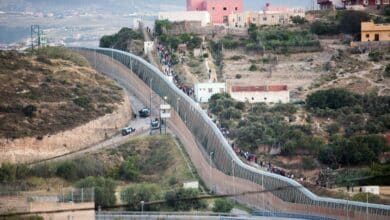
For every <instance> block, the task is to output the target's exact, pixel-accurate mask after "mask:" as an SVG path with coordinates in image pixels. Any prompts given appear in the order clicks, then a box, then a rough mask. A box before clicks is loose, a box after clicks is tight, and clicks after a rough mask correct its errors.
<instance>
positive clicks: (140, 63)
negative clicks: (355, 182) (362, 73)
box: [73, 48, 390, 218]
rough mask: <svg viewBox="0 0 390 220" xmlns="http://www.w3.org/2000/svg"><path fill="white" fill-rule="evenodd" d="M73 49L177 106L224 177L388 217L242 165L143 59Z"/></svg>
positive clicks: (384, 209)
mask: <svg viewBox="0 0 390 220" xmlns="http://www.w3.org/2000/svg"><path fill="white" fill-rule="evenodd" d="M73 49H75V50H82V51H84V52H90V53H94V54H95V57H96V53H99V54H102V55H106V56H107V57H110V58H111V59H115V60H116V61H118V62H120V63H122V64H123V65H124V66H126V67H128V68H129V69H131V70H132V71H133V73H135V74H136V75H137V76H138V77H139V78H140V79H141V80H142V81H143V82H145V84H147V85H153V86H152V88H153V91H154V92H155V93H156V94H158V95H159V96H160V97H164V96H167V97H169V99H168V103H169V104H170V105H171V106H178V108H179V109H180V111H179V112H178V115H179V116H180V118H181V119H182V120H183V121H185V122H186V125H187V128H188V129H189V130H190V131H191V133H192V135H193V136H194V137H195V139H196V140H197V142H198V143H199V145H200V146H199V147H201V148H203V150H204V151H207V152H214V158H213V162H214V166H215V167H216V168H217V169H219V170H220V171H222V172H223V173H225V174H226V175H234V176H235V177H238V178H242V179H246V180H248V181H251V182H254V183H256V184H258V185H262V187H263V188H264V189H265V190H272V189H276V188H279V189H282V190H276V191H273V192H272V194H273V195H274V196H276V197H277V198H280V199H281V200H282V201H284V202H287V203H292V204H301V205H307V206H310V207H319V208H323V209H334V210H346V212H347V216H348V218H349V214H348V213H349V212H350V211H355V212H357V213H365V214H367V216H368V214H370V215H374V216H382V217H383V216H385V218H386V217H387V216H390V206H387V205H381V204H370V203H363V202H354V201H347V200H341V199H333V198H325V197H319V196H317V195H315V194H313V193H312V192H310V191H309V190H308V189H306V188H304V187H302V185H300V184H299V183H298V182H296V181H294V180H292V179H290V178H287V177H283V176H280V175H277V174H273V173H269V172H265V171H262V170H258V169H256V168H254V167H251V166H249V165H247V164H245V163H243V162H242V161H241V160H240V159H239V158H238V157H237V155H236V154H235V152H234V151H233V149H232V148H231V147H230V145H229V143H228V142H227V140H226V139H225V138H224V136H223V135H222V133H221V132H220V130H219V129H218V128H217V126H216V125H215V124H214V123H213V122H212V120H211V119H210V118H209V117H208V116H207V114H206V113H205V112H204V111H203V110H202V109H201V108H200V107H199V105H197V104H196V103H195V102H194V101H193V100H192V99H191V98H190V97H188V96H187V95H186V94H185V93H183V92H182V91H181V90H180V89H178V88H177V87H176V86H175V85H174V84H173V83H172V82H170V81H168V80H167V79H166V78H165V76H164V74H163V73H161V72H160V71H159V69H158V68H156V67H155V66H153V65H151V64H150V63H148V62H147V61H145V60H143V59H142V58H140V57H137V56H135V55H133V54H130V53H127V52H123V51H119V50H113V49H107V48H73ZM95 63H96V58H95ZM95 65H96V64H95ZM204 156H205V157H207V156H206V155H204Z"/></svg>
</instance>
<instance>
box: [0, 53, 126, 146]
mask: <svg viewBox="0 0 390 220" xmlns="http://www.w3.org/2000/svg"><path fill="white" fill-rule="evenodd" d="M72 56H76V55H72ZM80 59H81V58H80ZM0 81H1V82H2V83H1V85H0V138H7V139H15V138H21V137H36V138H37V139H41V138H42V136H44V135H48V134H55V133H57V132H59V131H65V130H68V129H71V128H75V127H77V126H79V125H82V124H85V123H87V122H89V121H91V120H93V119H96V118H98V117H101V116H103V115H105V114H108V113H112V112H113V111H114V110H116V109H117V104H119V103H121V102H122V101H123V96H122V95H123V94H122V91H121V88H119V87H118V86H116V85H115V84H114V82H112V81H111V80H108V79H107V78H106V77H103V76H102V75H100V74H98V73H97V72H96V71H95V70H93V69H92V68H90V67H89V66H81V65H78V64H76V63H74V62H72V61H71V60H63V59H50V57H47V56H45V55H42V54H41V55H39V56H31V55H24V54H19V53H16V52H0Z"/></svg>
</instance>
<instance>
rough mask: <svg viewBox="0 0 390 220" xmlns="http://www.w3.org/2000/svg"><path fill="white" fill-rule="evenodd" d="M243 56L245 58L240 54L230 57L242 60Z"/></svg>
mask: <svg viewBox="0 0 390 220" xmlns="http://www.w3.org/2000/svg"><path fill="white" fill-rule="evenodd" d="M242 58H243V56H239V55H234V56H232V57H230V59H231V60H235V61H237V60H241V59H242Z"/></svg>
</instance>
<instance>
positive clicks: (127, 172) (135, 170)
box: [119, 155, 139, 180]
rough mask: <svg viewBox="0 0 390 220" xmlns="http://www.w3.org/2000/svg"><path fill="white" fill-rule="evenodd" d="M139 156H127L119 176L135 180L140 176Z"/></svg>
mask: <svg viewBox="0 0 390 220" xmlns="http://www.w3.org/2000/svg"><path fill="white" fill-rule="evenodd" d="M137 161H138V158H137V157H136V156H135V155H133V156H129V157H127V159H126V160H125V161H123V162H122V164H121V166H120V168H119V176H120V177H121V178H122V179H124V180H135V179H137V178H138V176H139V167H138V163H137Z"/></svg>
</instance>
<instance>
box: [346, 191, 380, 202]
mask: <svg viewBox="0 0 390 220" xmlns="http://www.w3.org/2000/svg"><path fill="white" fill-rule="evenodd" d="M352 200H353V201H358V202H370V203H377V202H378V201H379V200H380V197H379V196H377V195H374V194H372V193H368V192H361V193H357V194H355V195H354V196H353V197H352ZM367 200H368V201H367Z"/></svg>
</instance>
